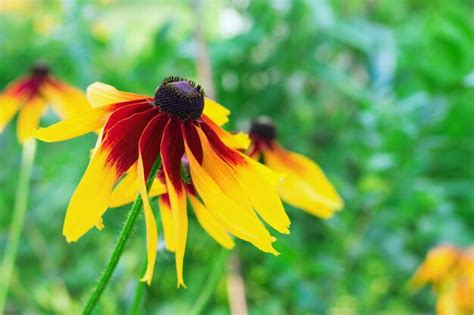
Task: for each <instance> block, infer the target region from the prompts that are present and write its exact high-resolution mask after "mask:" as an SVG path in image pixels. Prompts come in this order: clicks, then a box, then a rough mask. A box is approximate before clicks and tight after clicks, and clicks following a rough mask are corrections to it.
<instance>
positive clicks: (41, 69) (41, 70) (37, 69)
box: [30, 62, 49, 77]
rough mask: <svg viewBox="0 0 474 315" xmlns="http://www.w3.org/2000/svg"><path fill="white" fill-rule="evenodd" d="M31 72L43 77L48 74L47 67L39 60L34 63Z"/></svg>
mask: <svg viewBox="0 0 474 315" xmlns="http://www.w3.org/2000/svg"><path fill="white" fill-rule="evenodd" d="M30 72H31V74H32V75H34V76H38V77H45V76H47V75H48V74H49V67H48V66H47V65H46V64H44V63H41V62H38V63H36V64H34V65H33V66H32V67H31V70H30Z"/></svg>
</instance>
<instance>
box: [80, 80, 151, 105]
mask: <svg viewBox="0 0 474 315" xmlns="http://www.w3.org/2000/svg"><path fill="white" fill-rule="evenodd" d="M87 99H88V100H89V102H90V103H91V104H92V106H94V107H101V106H105V105H110V104H115V103H121V102H127V101H134V100H140V99H150V98H149V97H148V96H144V95H139V94H134V93H128V92H122V91H119V90H117V89H116V88H114V87H113V86H111V85H108V84H105V83H102V82H95V83H93V84H91V85H89V86H88V87H87Z"/></svg>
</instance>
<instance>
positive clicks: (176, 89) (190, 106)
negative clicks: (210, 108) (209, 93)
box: [155, 77, 204, 120]
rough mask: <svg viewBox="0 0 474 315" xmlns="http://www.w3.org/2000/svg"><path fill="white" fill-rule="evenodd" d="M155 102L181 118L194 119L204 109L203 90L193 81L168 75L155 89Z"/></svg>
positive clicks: (166, 111) (164, 110)
mask: <svg viewBox="0 0 474 315" xmlns="http://www.w3.org/2000/svg"><path fill="white" fill-rule="evenodd" d="M155 104H156V105H157V106H159V107H160V109H161V110H162V111H163V112H165V113H167V114H169V115H172V116H175V117H178V118H180V119H181V120H195V119H198V118H199V117H201V114H202V111H203V109H204V91H203V90H202V88H201V86H199V85H196V84H195V83H194V82H193V81H189V80H186V79H183V78H179V77H169V78H166V79H165V80H164V81H163V83H162V84H161V85H160V86H159V87H158V89H157V90H156V93H155Z"/></svg>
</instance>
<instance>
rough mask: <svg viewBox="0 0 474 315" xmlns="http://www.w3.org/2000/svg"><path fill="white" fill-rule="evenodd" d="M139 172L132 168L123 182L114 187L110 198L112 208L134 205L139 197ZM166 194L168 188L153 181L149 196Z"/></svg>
mask: <svg viewBox="0 0 474 315" xmlns="http://www.w3.org/2000/svg"><path fill="white" fill-rule="evenodd" d="M138 192H139V191H138V182H137V172H136V168H135V167H133V166H132V167H131V168H130V170H129V171H128V172H127V174H126V175H125V176H124V177H123V178H122V180H121V181H120V182H119V183H118V184H117V185H116V186H115V187H114V190H113V191H112V195H111V197H110V207H111V208H116V207H121V206H123V205H126V204H129V203H132V202H133V201H134V200H135V199H136V198H137V195H138ZM164 193H166V186H165V185H164V184H163V183H161V182H160V181H158V180H155V181H153V184H152V186H151V189H150V192H149V193H148V196H150V197H156V196H159V195H162V194H164Z"/></svg>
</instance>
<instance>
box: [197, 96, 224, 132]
mask: <svg viewBox="0 0 474 315" xmlns="http://www.w3.org/2000/svg"><path fill="white" fill-rule="evenodd" d="M203 114H204V115H206V116H207V117H209V118H210V119H211V120H212V121H213V122H214V123H216V124H217V125H219V126H222V125H224V124H225V123H227V122H228V121H229V118H228V116H229V115H230V110H228V109H227V108H225V107H224V106H222V105H221V104H219V103H217V102H215V101H213V100H211V99H210V98H207V97H205V98H204V110H203Z"/></svg>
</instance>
